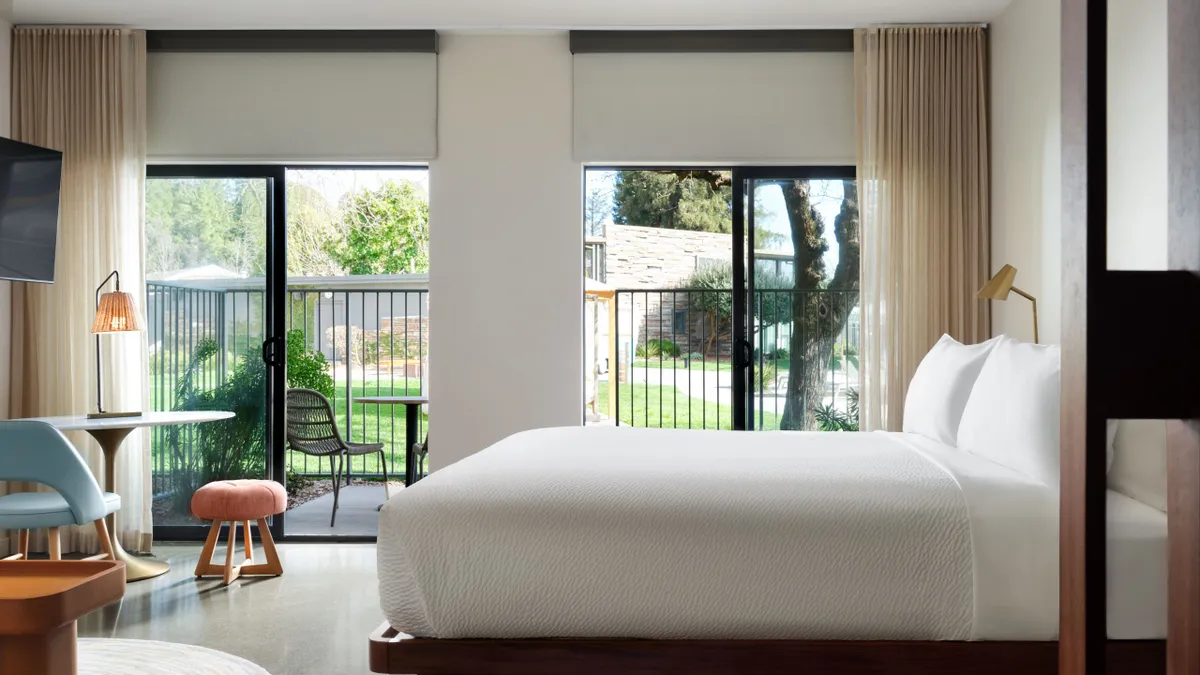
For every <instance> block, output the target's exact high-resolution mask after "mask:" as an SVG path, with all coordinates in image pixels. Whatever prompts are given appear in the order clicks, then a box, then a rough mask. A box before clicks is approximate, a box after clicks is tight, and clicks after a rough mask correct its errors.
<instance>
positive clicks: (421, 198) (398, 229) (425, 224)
mask: <svg viewBox="0 0 1200 675" xmlns="http://www.w3.org/2000/svg"><path fill="white" fill-rule="evenodd" d="M341 210H342V224H343V226H344V232H343V233H342V236H341V237H340V238H336V239H333V240H331V241H328V242H327V243H326V245H325V251H326V252H328V253H329V255H330V256H331V257H332V258H333V260H334V261H335V262H337V264H338V265H340V266H341V267H342V268H343V269H344V270H345V271H346V272H347V273H348V274H416V273H424V272H428V271H429V202H428V200H427V199H426V198H425V195H424V194H422V193H421V192H420V191H419V190H418V189H417V188H416V187H415V186H414V185H413V184H412V183H409V182H402V183H397V182H396V181H391V180H389V181H385V182H384V183H383V184H382V185H380V186H379V187H378V188H375V189H373V190H372V189H362V190H359V191H357V192H354V193H351V194H348V195H346V196H345V197H344V198H343V199H342V204H341Z"/></svg>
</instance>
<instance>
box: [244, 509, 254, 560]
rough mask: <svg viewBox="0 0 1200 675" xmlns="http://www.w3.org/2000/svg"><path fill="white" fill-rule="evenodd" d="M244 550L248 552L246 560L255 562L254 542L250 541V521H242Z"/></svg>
mask: <svg viewBox="0 0 1200 675" xmlns="http://www.w3.org/2000/svg"><path fill="white" fill-rule="evenodd" d="M242 551H244V552H245V554H246V562H247V563H251V564H253V563H254V544H252V543H250V521H248V520H243V521H242Z"/></svg>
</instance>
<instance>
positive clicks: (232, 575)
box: [225, 520, 238, 584]
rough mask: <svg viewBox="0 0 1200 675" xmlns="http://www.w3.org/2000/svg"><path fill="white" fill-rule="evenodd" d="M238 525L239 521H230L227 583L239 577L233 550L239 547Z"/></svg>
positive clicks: (226, 571)
mask: <svg viewBox="0 0 1200 675" xmlns="http://www.w3.org/2000/svg"><path fill="white" fill-rule="evenodd" d="M237 526H238V521H236V520H231V521H229V547H228V548H227V549H226V550H225V583H226V584H230V583H233V580H234V579H236V578H237V575H238V569H237V568H235V567H234V564H233V551H234V549H235V548H237Z"/></svg>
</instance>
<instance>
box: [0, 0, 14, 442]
mask: <svg viewBox="0 0 1200 675" xmlns="http://www.w3.org/2000/svg"><path fill="white" fill-rule="evenodd" d="M11 19H12V0H5V1H3V2H0V136H3V137H5V138H8V135H9V133H10V131H11V113H12V110H11V107H12V105H11V100H12V20H11ZM11 353H12V284H11V283H9V282H7V281H0V420H2V419H8V410H9V407H8V404H9V382H8V380H9V373H10V367H9V359H10V356H11Z"/></svg>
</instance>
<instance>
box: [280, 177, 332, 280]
mask: <svg viewBox="0 0 1200 675" xmlns="http://www.w3.org/2000/svg"><path fill="white" fill-rule="evenodd" d="M287 219H288V228H287V256H288V274H294V275H297V276H331V277H332V276H340V275H341V274H342V273H343V270H342V266H341V265H340V264H339V263H338V261H337V260H335V259H334V257H333V255H331V254H330V252H329V248H330V245H331V242H335V241H337V240H339V239H341V238H342V234H343V230H344V227H343V224H342V220H341V218H340V216H339V214H338V213H337V211H336V210H335V209H334V207H333V205H332V204H330V203H329V200H327V199H326V198H325V195H323V194H321V191H320V190H318V189H316V188H314V187H313V186H311V185H306V184H304V183H301V182H299V181H296V182H293V183H289V184H288V188H287Z"/></svg>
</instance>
